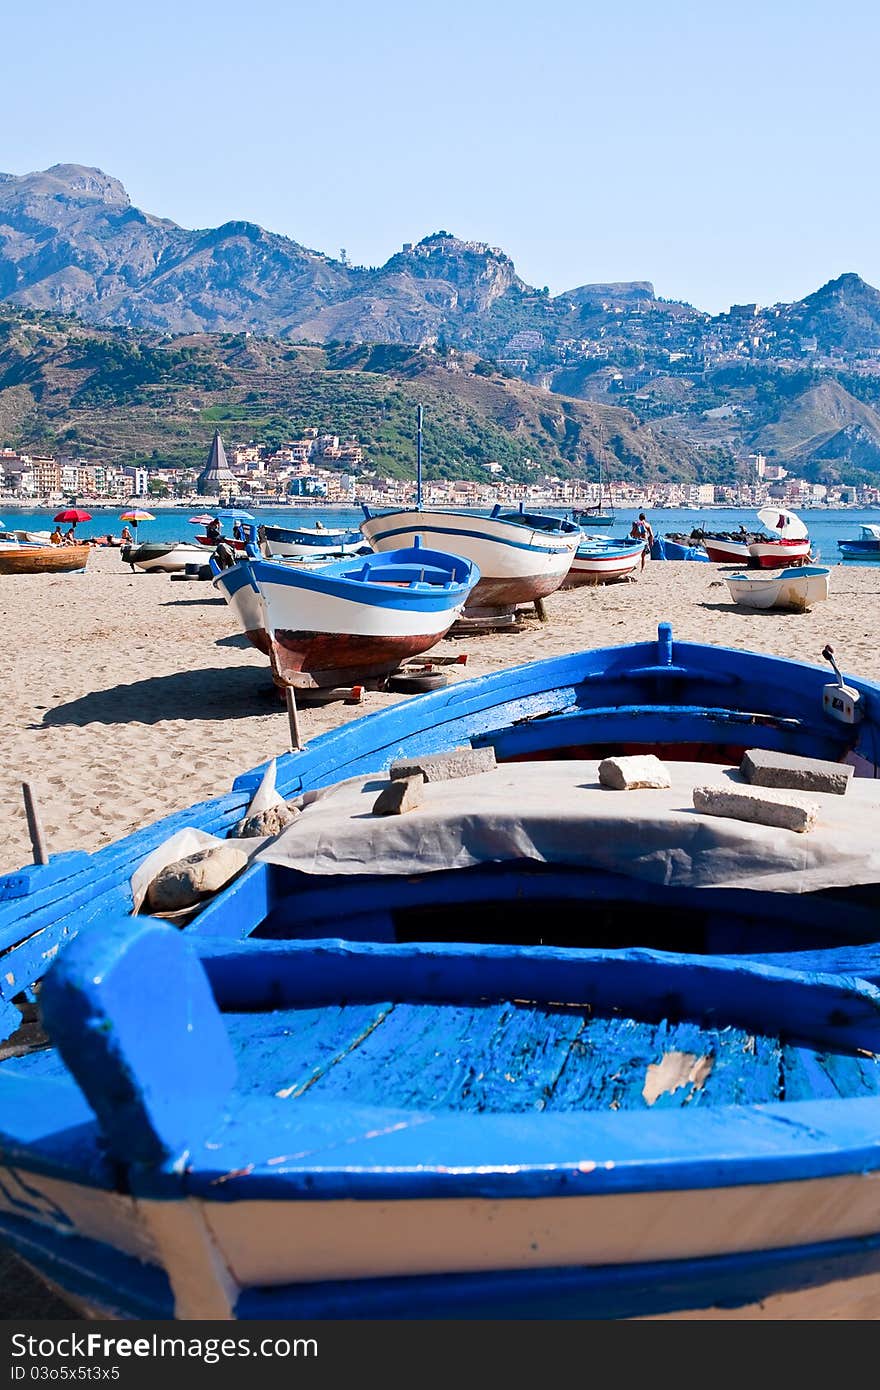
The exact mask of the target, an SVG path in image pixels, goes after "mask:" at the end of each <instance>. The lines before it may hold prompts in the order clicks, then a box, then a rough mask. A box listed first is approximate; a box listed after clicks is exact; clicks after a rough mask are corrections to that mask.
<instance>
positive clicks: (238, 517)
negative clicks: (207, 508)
mask: <svg viewBox="0 0 880 1390" xmlns="http://www.w3.org/2000/svg"><path fill="white" fill-rule="evenodd" d="M217 520H218V521H232V522H236V521H249V522H251V523H252V524H253V523H255V522H256V520H257V518H256V517H255V516H254V515H253V513H252V512H242V511H239V510H238V509H237V508H236V507H223V508H222V509H221V510H220V511H219V512H218V513H217Z"/></svg>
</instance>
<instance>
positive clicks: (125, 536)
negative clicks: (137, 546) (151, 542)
mask: <svg viewBox="0 0 880 1390" xmlns="http://www.w3.org/2000/svg"><path fill="white" fill-rule="evenodd" d="M119 539H120V541H121V543H122V544H123V545H131V543H132V540H133V539H134V538H133V536H132V534H131V532H130V531H129V529H128V527H127V526H123V528H122V535H121V536H120V537H119Z"/></svg>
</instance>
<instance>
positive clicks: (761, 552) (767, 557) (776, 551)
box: [749, 536, 810, 570]
mask: <svg viewBox="0 0 880 1390" xmlns="http://www.w3.org/2000/svg"><path fill="white" fill-rule="evenodd" d="M749 557H750V559H751V563H752V564H753V565H758V566H759V568H760V569H763V570H772V569H784V568H785V566H786V565H792V564H797V563H798V561H806V560H808V559H809V558H810V539H809V536H805V537H804V539H803V540H797V541H795V540H790V541H786V540H782V539H781V538H780V539H779V540H776V541H753V542H752V544H751V545H750V546H749Z"/></svg>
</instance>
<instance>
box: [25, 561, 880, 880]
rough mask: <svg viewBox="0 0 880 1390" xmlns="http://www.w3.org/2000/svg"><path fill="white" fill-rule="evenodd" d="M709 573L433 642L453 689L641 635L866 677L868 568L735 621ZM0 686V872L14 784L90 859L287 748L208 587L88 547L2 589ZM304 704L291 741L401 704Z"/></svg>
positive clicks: (656, 571)
mask: <svg viewBox="0 0 880 1390" xmlns="http://www.w3.org/2000/svg"><path fill="white" fill-rule="evenodd" d="M724 572H725V571H724V570H722V569H721V568H719V567H718V566H715V565H702V564H692V563H685V562H658V561H649V562H648V564H647V566H646V568H645V571H644V573H643V574H641V575H640V576H639V577H638V579H636V580H635V581H633V582H624V583H617V584H613V585H606V586H601V587H598V588H582V589H574V590H567V591H564V592H558V593H556V594H553V595H551V596H550V597H549V598H548V599H547V600H546V611H547V619H548V621H547V622H546V623H539V622H538V621H537V620H530V621H529V622H528V624H527V625H526V627H525V629H524V630H523V631H517V632H507V633H500V632H499V633H491V634H480V635H469V636H467V637H462V638H456V639H446V640H445V641H444V642H442V643H441V644H439V646H438V647H437V648H435V649H434V654H441V653H442V654H444V655H447V654H452V655H457V654H459V653H461V652H466V653H467V664H466V666H464V667H462V668H459V667H453V668H451V670H452V671H453V672H454V674H453V675H452V679H453V680H459V679H464V678H466V677H467V676H474V675H480V674H481V673H483V672H486V671H490V670H497V669H499V668H501V667H506V666H511V665H514V664H517V663H519V662H524V661H531V660H534V659H537V658H540V657H544V656H551V655H555V654H557V653H562V652H568V651H574V650H578V649H580V648H584V647H597V646H604V645H608V644H616V643H621V642H629V641H642V640H645V639H650V638H652V637H654V636H655V635H656V631H657V623H658V622H660V621H663V620H664V619H665V620H669V621H671V623H672V625H673V631H674V633H675V635H676V636H678V637H679V638H683V639H690V640H697V641H705V642H713V643H718V644H721V645H727V646H735V647H744V648H749V649H752V650H755V651H763V652H771V653H775V654H777V655H780V656H787V657H795V658H798V659H801V660H804V661H811V662H816V663H821V651H822V648H823V646H824V645H825V644H826V643H827V642H830V643H831V644H832V646H833V647H834V649H835V653H836V656H837V660H838V662H839V664H840V666H841V668H842V669H843V671H844V672H850V673H851V674H854V675H860V676H864V677H870V678H873V679H880V649H878V643H877V612H878V601H880V567H874V566H849V567H847V566H843V565H837V566H835V567H834V568H833V570H832V575H831V590H830V595H829V598H828V599H827V601H826V602H824V603H821V604H819V605H817V606H816V608H814V609H813V610H812V611H811V612H810V613H806V614H796V613H782V612H773V611H770V612H766V613H761V612H755V611H748V610H745V609H741V608H736V607H735V606H734V605H733V603H732V601H731V600H730V596H729V593H728V589H727V586H726V584H725V583H724V581H723V574H724ZM0 618H2V623H3V634H4V649H5V659H6V679H5V681H4V710H3V724H2V741H0V754H2V761H3V766H4V768H5V769H6V773H7V785H8V788H9V791H10V794H9V795H8V796H7V798H6V800H5V802H4V804H3V807H2V809H0V872H8V871H9V870H11V869H16V868H18V867H20V866H21V865H22V864H25V863H28V862H29V861H30V859H31V844H30V839H29V837H28V831H27V822H26V819H25V815H24V808H23V802H22V799H21V796H20V783H21V782H22V781H30V782H31V784H32V786H33V787H34V790H35V791H36V793H37V796H38V798H39V805H40V809H41V813H42V818H43V824H44V828H45V832H46V839H47V843H48V847H49V850H50V852H56V853H57V852H60V851H62V850H68V849H86V850H95V849H99V848H100V847H101V846H102V845H105V844H107V843H108V842H109V841H111V840H116V839H118V838H119V837H120V836H121V835H124V834H127V833H128V832H130V831H132V830H135V829H137V828H138V827H140V826H142V825H145V824H148V823H149V822H150V821H153V820H155V819H157V818H158V817H160V816H162V815H165V814H167V813H169V812H171V811H175V810H179V809H183V808H185V807H186V806H189V805H191V804H192V803H193V802H194V801H199V800H202V799H203V798H205V797H209V796H213V795H217V794H219V793H222V792H224V791H226V790H227V789H228V788H229V786H230V785H231V783H232V780H233V778H234V777H235V776H236V775H237V774H238V773H239V772H242V771H244V770H245V769H247V768H249V767H253V766H254V765H256V764H257V763H260V762H262V761H264V760H265V759H266V758H269V757H271V756H273V755H274V754H281V753H284V752H286V751H287V748H288V725H287V716H286V714H285V711H284V707H283V705H282V704H281V702H280V700H279V698H278V695H277V692H276V691H275V690H274V687H273V686H272V683H271V677H270V674H269V667H268V663H267V661H266V659H265V657H263V656H261V655H260V653H258V652H257V651H256V650H254V648H252V647H251V646H250V645H249V644H248V642H247V639H246V638H245V637H244V636H243V635H242V634H240V633H239V632H238V631H237V630H236V626H235V623H234V620H233V617H232V614H231V612H230V610H229V609H228V607H227V605H226V603H225V602H224V601H223V599H222V598H221V597H220V596H219V595H218V594H217V593H216V592H215V590H214V588H213V587H212V585H211V584H210V583H208V582H193V583H179V582H176V581H173V580H172V579H171V578H170V576H169V575H166V574H144V573H141V572H136V573H132V571H131V570H130V569H129V568H128V566H126V565H123V564H122V563H121V561H120V556H119V552H118V551H117V550H108V551H101V550H95V551H94V552H93V554H92V555H91V556H90V558H89V564H88V567H87V570H86V572H85V573H83V574H61V575H23V576H19V575H10V576H6V575H3V576H0ZM407 698H411V697H408V696H405V695H392V694H388V693H383V692H373V691H368V692H367V693H366V696H365V699H364V701H363V703H361V704H346V703H343V702H339V703H333V704H329V705H323V706H318V707H314V708H312V709H310V710H307V711H304V712H303V713H302V716H301V724H302V732H303V735H304V737H305V738H306V739H308V738H310V737H313V736H314V735H315V734H317V733H319V732H321V731H322V730H324V729H327V728H329V727H331V726H332V725H335V724H337V723H339V722H341V721H342V720H348V719H353V718H357V717H359V716H360V715H363V714H367V713H369V712H370V711H371V710H374V709H378V708H380V707H381V706H383V705H386V704H389V703H392V702H393V701H396V700H400V699H407Z"/></svg>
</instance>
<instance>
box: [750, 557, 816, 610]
mask: <svg viewBox="0 0 880 1390" xmlns="http://www.w3.org/2000/svg"><path fill="white" fill-rule="evenodd" d="M830 575H831V571H830V569H827V568H825V566H823V565H793V566H792V567H791V568H790V569H784V570H780V571H778V572H777V573H775V574H762V573H760V572H758V573H752V574H731V575H729V576H728V578H727V587H728V589H729V590H730V596H731V598H732V599H733V601H734V603H738V604H740V605H741V607H743V608H784V609H788V610H789V611H790V612H795V613H805V612H806V611H807V609H808V608H812V606H813V604H814V603H820V602H821V601H822V599H826V598H827V597H828V580H829V577H830Z"/></svg>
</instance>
